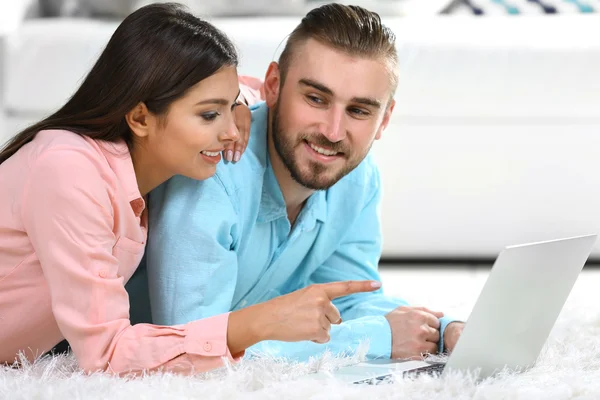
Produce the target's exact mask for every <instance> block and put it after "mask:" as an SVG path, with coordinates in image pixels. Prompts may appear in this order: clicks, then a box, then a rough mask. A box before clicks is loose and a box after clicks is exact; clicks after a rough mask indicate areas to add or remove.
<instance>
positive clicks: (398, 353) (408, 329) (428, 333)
mask: <svg viewBox="0 0 600 400" xmlns="http://www.w3.org/2000/svg"><path fill="white" fill-rule="evenodd" d="M443 316H444V314H443V313H441V312H437V311H431V310H429V309H427V308H425V307H407V306H402V307H398V308H396V309H395V310H392V311H391V312H389V313H388V314H387V315H386V316H385V318H386V319H387V320H388V322H389V324H390V327H391V329H392V358H402V359H406V358H412V359H420V358H422V357H423V355H424V354H435V353H437V349H438V342H439V340H440V332H439V328H440V321H439V318H441V317H443ZM448 326H450V325H448Z"/></svg>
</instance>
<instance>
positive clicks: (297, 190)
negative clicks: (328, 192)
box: [267, 112, 314, 225]
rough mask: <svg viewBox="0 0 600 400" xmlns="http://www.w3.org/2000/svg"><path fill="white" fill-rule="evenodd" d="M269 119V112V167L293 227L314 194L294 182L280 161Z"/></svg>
mask: <svg viewBox="0 0 600 400" xmlns="http://www.w3.org/2000/svg"><path fill="white" fill-rule="evenodd" d="M271 118H272V116H271V113H270V112H269V125H268V131H267V146H268V147H267V149H268V151H269V159H270V161H271V167H272V168H273V172H274V174H275V178H276V179H277V182H278V183H279V187H280V188H281V193H282V194H283V199H284V200H285V206H286V208H287V214H288V219H289V220H290V224H292V225H293V224H294V222H296V218H297V217H298V214H300V211H302V208H303V207H304V204H305V202H306V199H308V198H309V197H310V195H311V194H313V193H314V190H312V189H307V188H305V187H304V186H302V185H300V184H299V183H298V182H296V181H295V180H294V179H293V178H292V175H291V174H290V171H289V170H288V169H287V167H286V166H285V164H284V163H283V161H282V160H281V157H280V156H279V153H278V152H277V150H276V149H275V145H274V143H273V136H272V134H273V133H272V132H271V126H272V123H271Z"/></svg>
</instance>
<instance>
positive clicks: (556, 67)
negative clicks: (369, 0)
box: [5, 15, 600, 119]
mask: <svg viewBox="0 0 600 400" xmlns="http://www.w3.org/2000/svg"><path fill="white" fill-rule="evenodd" d="M213 22H214V23H215V24H216V25H217V26H218V27H220V28H221V29H223V30H224V31H225V32H226V33H227V34H228V35H229V36H230V37H231V38H232V39H233V41H234V42H235V43H236V45H237V47H238V49H239V50H240V53H241V65H240V68H239V72H241V73H244V74H249V75H254V76H258V77H263V76H264V73H265V71H266V68H267V66H268V63H269V62H270V61H272V60H274V59H276V57H277V55H278V53H279V51H280V50H281V49H282V46H283V44H284V39H285V37H286V35H287V34H289V33H290V32H291V31H292V29H293V28H294V27H295V26H296V24H297V23H298V22H299V21H298V18H296V17H293V18H292V17H287V18H256V19H254V18H240V19H236V18H229V19H224V18H222V19H213ZM386 22H387V23H388V25H389V26H390V27H391V28H392V29H393V30H394V31H395V33H396V34H397V37H398V50H399V58H400V65H401V72H400V84H399V88H398V92H397V96H396V99H397V101H398V105H397V106H396V110H395V112H394V118H401V117H411V118H417V119H419V118H449V119H451V118H475V119H477V118H517V119H528V118H537V119H555V118H592V119H594V118H596V119H597V118H599V117H600V107H598V105H599V104H600V74H598V71H600V35H597V34H595V32H596V31H597V27H598V25H597V24H598V19H597V17H594V16H591V17H588V16H580V15H564V16H560V17H526V18H485V19H483V18H480V19H478V18H469V17H452V16H437V17H433V18H388V19H387V20H386ZM116 26H117V22H103V21H100V20H85V19H83V20H82V19H79V20H76V19H71V20H69V19H40V20H30V21H27V22H26V23H24V24H23V26H22V27H21V29H20V30H19V31H18V32H16V34H15V35H13V36H11V37H10V38H9V40H8V46H7V47H8V58H7V65H6V69H5V74H6V77H5V78H6V85H7V91H6V98H5V104H6V106H7V107H8V108H9V110H10V111H11V112H17V113H37V114H39V113H43V114H45V113H48V112H49V111H51V110H54V109H55V108H57V107H58V106H60V105H61V104H62V103H63V102H64V101H65V100H66V99H67V98H68V97H69V96H70V95H71V93H72V92H73V90H74V89H75V88H76V87H77V84H78V82H79V81H80V80H81V79H82V78H83V77H84V76H85V74H86V73H87V71H88V70H89V68H90V67H91V65H92V64H93V62H94V61H95V60H96V58H97V57H98V55H99V54H100V52H101V50H102V48H103V47H104V45H105V44H106V42H107V41H108V39H109V37H110V35H111V34H112V32H113V31H114V29H115V28H116ZM349 79H351V78H349Z"/></svg>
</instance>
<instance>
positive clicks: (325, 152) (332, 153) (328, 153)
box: [309, 143, 338, 156]
mask: <svg viewBox="0 0 600 400" xmlns="http://www.w3.org/2000/svg"><path fill="white" fill-rule="evenodd" d="M309 146H310V148H311V149H313V150H314V151H316V152H317V153H319V154H323V155H326V156H335V155H336V154H337V153H338V152H337V151H331V150H327V149H324V148H322V147H319V146H315V145H314V144H312V143H309Z"/></svg>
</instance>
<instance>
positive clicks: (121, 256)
mask: <svg viewBox="0 0 600 400" xmlns="http://www.w3.org/2000/svg"><path fill="white" fill-rule="evenodd" d="M146 233H147V232H146V210H145V203H144V199H143V198H142V196H141V195H140V192H139V190H138V186H137V181H136V177H135V172H134V169H133V163H132V161H131V156H130V154H129V151H128V149H127V146H126V145H125V144H124V143H116V144H115V143H107V142H100V141H94V140H91V139H89V138H82V137H80V136H78V135H76V134H74V133H72V132H68V131H63V130H47V131H42V132H40V133H39V134H38V135H37V136H36V138H35V139H34V140H33V141H32V142H30V143H28V144H27V145H25V146H24V147H23V148H21V149H20V150H19V151H18V152H17V153H16V154H15V155H14V156H13V157H11V158H10V159H8V160H7V161H5V162H4V163H3V164H0V326H1V329H0V363H2V362H8V363H13V362H14V361H15V359H16V358H17V354H18V353H19V352H22V353H23V354H24V356H25V357H26V358H27V359H29V360H33V359H35V358H36V357H39V356H41V355H42V354H44V353H45V352H47V351H49V350H50V349H52V347H54V346H55V345H56V344H57V343H59V342H60V341H61V340H63V339H64V338H66V339H67V340H68V341H69V343H70V345H71V347H72V349H73V352H74V354H75V357H76V358H77V361H78V363H79V365H80V366H81V368H83V369H84V370H85V371H90V372H91V371H97V370H103V371H112V372H114V373H118V374H122V373H128V372H140V371H142V370H146V371H148V370H155V369H159V368H164V369H165V370H168V371H176V372H181V373H191V372H194V371H196V372H200V371H206V370H209V369H212V368H216V367H219V366H221V365H222V364H223V357H227V358H229V359H230V360H231V361H237V360H238V358H233V357H232V355H231V354H230V352H229V349H228V348H227V326H228V318H229V314H222V315H218V316H215V317H212V318H207V319H203V320H199V321H195V322H191V323H189V324H185V325H178V326H156V325H150V324H139V325H134V326H132V325H131V323H130V321H129V300H128V296H127V292H126V291H125V288H124V285H125V283H126V282H127V280H128V279H129V278H130V277H131V275H132V274H133V272H134V271H135V269H136V268H137V266H138V263H139V262H140V259H141V258H142V255H143V252H144V246H145V243H146ZM242 355H243V354H238V355H236V356H237V357H240V356H242Z"/></svg>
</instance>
